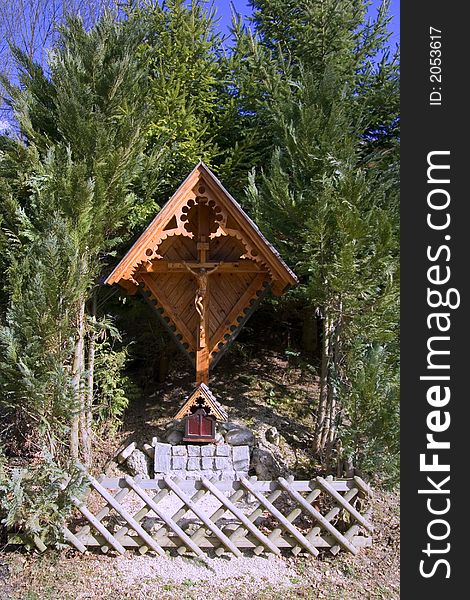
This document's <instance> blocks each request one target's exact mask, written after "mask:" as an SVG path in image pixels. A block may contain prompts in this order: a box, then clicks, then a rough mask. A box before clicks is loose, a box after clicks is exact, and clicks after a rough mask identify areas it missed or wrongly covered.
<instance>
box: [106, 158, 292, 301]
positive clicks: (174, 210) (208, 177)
mask: <svg viewBox="0 0 470 600" xmlns="http://www.w3.org/2000/svg"><path fill="white" fill-rule="evenodd" d="M198 183H200V184H203V185H205V186H207V187H208V188H209V189H210V191H211V193H212V196H213V197H214V198H216V201H217V204H218V206H220V207H221V210H222V211H223V212H224V217H223V220H222V222H221V223H220V225H219V228H218V230H217V231H216V232H215V233H214V234H213V237H214V238H216V237H218V236H223V235H232V236H235V237H237V238H239V239H240V240H241V241H242V242H244V243H245V244H246V245H247V247H248V248H249V251H250V256H251V258H252V259H254V260H256V261H258V262H259V263H263V264H264V265H265V266H266V267H267V269H268V270H269V273H270V278H271V288H272V290H273V292H274V294H276V295H280V294H282V292H283V291H284V290H285V289H286V288H287V287H289V286H291V285H294V284H296V283H297V281H298V280H297V277H296V275H295V274H294V273H293V271H292V270H291V269H290V268H289V267H288V266H287V265H286V263H285V262H284V261H283V260H282V258H281V256H280V254H279V252H278V251H277V250H276V249H275V248H274V246H272V244H270V243H269V242H268V240H267V239H266V238H265V237H264V235H263V234H262V233H261V231H260V230H259V229H258V227H257V226H256V225H255V223H254V222H253V221H252V220H251V219H250V217H249V216H248V215H247V214H246V213H245V212H244V211H243V209H242V208H241V206H240V205H239V204H238V202H237V201H236V200H235V199H234V198H233V197H232V196H231V195H230V194H229V193H228V191H227V190H226V189H225V188H224V186H223V185H222V184H221V182H220V181H219V180H218V179H217V177H216V176H215V175H214V174H213V173H212V171H211V170H210V169H209V168H208V167H207V166H206V165H205V164H204V163H203V162H199V163H198V164H197V165H196V167H195V168H194V169H193V171H192V172H191V173H190V174H189V175H188V177H187V178H186V179H185V180H184V182H183V183H182V184H181V185H180V187H179V188H178V190H177V191H176V192H175V194H173V196H172V197H171V198H170V199H169V200H168V202H167V203H166V204H165V206H164V207H163V208H162V209H161V210H160V212H159V213H158V214H157V216H156V217H155V218H154V219H153V221H152V222H151V223H150V225H149V226H148V227H147V229H146V230H145V231H144V232H143V233H142V235H141V236H140V237H139V239H138V240H137V241H136V242H135V244H134V245H133V246H132V247H131V248H130V250H129V251H128V252H127V254H126V255H125V256H124V258H123V259H122V260H121V261H120V262H119V264H118V265H117V266H116V267H115V269H114V270H113V271H112V273H111V274H110V275H109V276H108V278H107V279H106V283H107V284H109V285H111V284H113V283H117V284H119V285H121V286H122V287H123V288H125V289H126V290H127V291H128V292H130V293H135V292H136V291H137V286H138V282H137V281H136V279H135V278H134V274H135V272H136V271H137V269H139V268H140V267H142V266H144V265H145V264H146V263H150V262H151V260H153V259H154V258H156V257H157V256H158V255H157V254H156V251H157V249H158V246H159V245H160V244H161V243H162V241H163V240H165V239H166V238H167V237H169V236H170V235H183V236H187V237H191V235H192V234H191V233H189V232H188V231H185V230H184V229H182V227H181V223H179V224H178V221H179V219H180V217H181V211H182V209H183V207H184V206H185V204H186V203H187V202H188V198H190V197H191V194H192V190H193V188H194V187H195V186H196V185H197V184H198Z"/></svg>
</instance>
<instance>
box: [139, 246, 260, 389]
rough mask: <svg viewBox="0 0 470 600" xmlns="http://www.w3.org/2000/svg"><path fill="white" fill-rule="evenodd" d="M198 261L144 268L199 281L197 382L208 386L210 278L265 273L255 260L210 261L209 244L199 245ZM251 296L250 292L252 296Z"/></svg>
mask: <svg viewBox="0 0 470 600" xmlns="http://www.w3.org/2000/svg"><path fill="white" fill-rule="evenodd" d="M197 249H198V255H199V256H198V258H199V260H198V261H182V262H170V261H165V260H157V261H154V262H153V263H147V265H145V266H144V267H143V268H144V270H145V271H146V272H147V273H184V272H189V273H190V274H191V275H192V276H193V277H194V278H195V279H196V281H197V289H196V294H195V297H194V307H195V309H196V312H197V314H198V316H199V325H198V333H197V348H196V382H197V383H198V384H199V383H205V384H207V383H208V380H209V361H210V350H211V349H210V344H209V314H210V313H209V301H210V276H211V275H212V274H213V273H215V272H217V273H259V274H261V273H265V271H264V270H263V269H261V268H260V266H259V265H258V264H256V263H255V262H254V261H252V260H247V259H241V260H239V261H231V262H224V261H208V260H207V257H206V254H207V251H208V249H209V244H208V243H207V242H206V241H204V240H201V241H199V242H198V244H197ZM251 293H252V292H251V291H250V294H251Z"/></svg>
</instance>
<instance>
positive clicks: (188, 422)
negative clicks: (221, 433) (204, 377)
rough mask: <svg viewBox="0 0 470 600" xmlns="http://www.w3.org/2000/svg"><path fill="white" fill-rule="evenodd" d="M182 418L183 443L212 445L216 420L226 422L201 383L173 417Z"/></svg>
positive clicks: (217, 405) (220, 409)
mask: <svg viewBox="0 0 470 600" xmlns="http://www.w3.org/2000/svg"><path fill="white" fill-rule="evenodd" d="M183 418H184V419H185V429H184V438H183V441H184V442H206V443H214V442H215V424H216V420H219V421H226V420H227V418H228V416H227V413H226V412H225V410H224V409H223V408H222V406H221V405H220V404H219V403H218V402H217V400H216V399H215V398H214V395H213V394H212V392H211V391H210V390H209V388H208V387H207V385H205V384H204V383H201V384H200V385H198V387H197V388H196V389H195V390H194V391H193V393H192V394H191V395H190V396H189V398H188V399H187V400H186V402H185V403H184V404H183V406H182V407H181V408H180V410H179V411H178V412H177V414H176V415H175V419H183Z"/></svg>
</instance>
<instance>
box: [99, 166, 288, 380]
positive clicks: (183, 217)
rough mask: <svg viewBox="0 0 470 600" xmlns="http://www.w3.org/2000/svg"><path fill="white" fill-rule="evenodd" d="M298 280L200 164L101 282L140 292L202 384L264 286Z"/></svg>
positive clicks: (279, 289)
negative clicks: (153, 306) (176, 343)
mask: <svg viewBox="0 0 470 600" xmlns="http://www.w3.org/2000/svg"><path fill="white" fill-rule="evenodd" d="M296 282H297V278H296V276H295V275H294V273H293V272H292V271H291V270H290V269H289V267H288V266H287V265H286V264H285V263H284V261H283V260H282V258H281V257H280V255H279V253H278V252H277V251H276V250H275V249H274V248H273V247H272V246H271V244H269V242H268V241H267V240H266V238H265V237H264V236H263V235H262V233H261V232H260V231H259V229H258V228H257V227H256V225H255V224H254V223H253V221H252V220H251V219H250V218H249V217H248V215H246V214H245V212H244V211H243V210H242V208H241V207H240V205H239V204H238V203H237V202H236V201H235V200H234V199H233V198H232V196H231V195H230V194H229V193H228V192H227V190H225V188H224V187H223V185H222V184H221V183H220V181H219V180H218V179H217V178H216V177H215V175H214V174H213V173H212V172H211V171H210V170H209V169H208V167H207V166H206V165H205V164H204V163H202V162H200V163H199V164H198V165H197V166H196V167H195V168H194V170H193V171H192V172H191V173H190V174H189V176H188V177H187V178H186V180H185V181H184V182H183V183H182V185H181V186H180V187H179V189H178V190H177V191H176V193H175V194H174V195H173V196H172V197H171V198H170V200H169V201H168V202H167V203H166V204H165V206H164V207H163V208H162V210H161V211H160V212H159V213H158V214H157V216H156V217H155V218H154V220H153V221H152V222H151V223H150V225H149V226H148V227H147V229H146V230H145V231H144V233H143V234H142V235H141V236H140V238H139V239H138V240H137V241H136V243H135V244H134V245H133V246H132V248H131V249H130V250H129V251H128V253H127V254H126V255H125V256H124V258H123V259H122V260H121V262H120V263H119V264H118V265H117V267H116V268H115V269H114V270H113V272H112V273H111V274H110V275H109V277H108V278H107V279H106V283H108V284H109V285H112V284H118V285H119V286H121V287H122V288H124V289H125V290H126V291H127V292H128V293H130V294H134V293H136V292H137V291H138V290H141V291H142V292H143V293H144V294H145V295H146V297H147V298H148V299H149V301H151V302H152V303H153V304H154V305H155V307H156V308H157V310H158V312H159V314H160V316H161V318H162V321H163V322H164V324H165V325H166V326H167V327H168V328H169V330H170V331H171V332H172V333H173V335H174V337H175V339H176V341H177V342H178V344H179V346H180V348H181V349H182V350H183V351H184V352H185V354H186V355H187V357H188V358H189V360H190V361H191V363H192V364H193V366H194V367H195V369H196V382H197V383H198V384H199V383H204V384H206V383H207V382H208V379H209V370H210V369H211V368H212V367H214V366H215V365H216V364H217V362H218V360H219V359H220V357H221V356H222V355H223V353H224V352H225V351H226V350H227V348H228V347H229V346H230V344H231V343H232V342H233V340H234V339H235V337H236V336H237V334H238V332H239V331H240V329H241V328H242V327H243V325H244V323H245V322H246V321H247V319H248V318H249V317H250V316H251V314H252V313H253V312H254V310H255V309H256V307H257V305H258V304H259V302H260V300H261V299H262V298H263V296H264V295H265V294H266V292H267V290H268V289H271V290H272V292H273V293H274V294H275V295H280V294H282V293H283V292H284V290H285V289H286V288H288V287H289V286H292V285H294V284H295V283H296Z"/></svg>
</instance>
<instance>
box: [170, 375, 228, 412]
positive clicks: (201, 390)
mask: <svg viewBox="0 0 470 600" xmlns="http://www.w3.org/2000/svg"><path fill="white" fill-rule="evenodd" d="M201 396H202V397H203V398H204V400H205V402H206V404H207V405H208V406H209V408H210V409H211V412H212V414H213V415H214V417H215V418H216V419H218V420H219V421H227V419H228V415H227V412H226V411H225V409H224V408H223V407H222V406H221V405H220V404H219V403H218V402H217V400H216V399H215V397H214V395H213V393H212V392H211V391H210V389H209V388H208V387H207V385H206V384H205V383H200V384H199V385H198V386H197V388H196V389H195V390H194V391H193V392H192V394H191V395H190V396H189V398H188V399H187V400H186V402H185V403H184V404H183V406H182V407H181V408H180V409H179V411H178V412H177V413H176V415H175V419H183V418H184V417H186V416H187V415H189V413H190V411H191V407H192V406H194V404H196V402H197V400H198V399H199V398H200V397H201Z"/></svg>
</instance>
